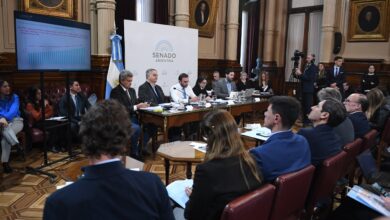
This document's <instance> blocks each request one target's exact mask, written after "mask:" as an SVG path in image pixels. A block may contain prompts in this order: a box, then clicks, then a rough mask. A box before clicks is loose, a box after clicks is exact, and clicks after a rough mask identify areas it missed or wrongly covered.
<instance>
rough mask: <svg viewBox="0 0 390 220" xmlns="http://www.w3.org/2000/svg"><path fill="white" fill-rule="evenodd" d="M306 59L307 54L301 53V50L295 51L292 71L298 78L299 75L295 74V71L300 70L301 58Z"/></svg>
mask: <svg viewBox="0 0 390 220" xmlns="http://www.w3.org/2000/svg"><path fill="white" fill-rule="evenodd" d="M304 57H305V54H304V53H303V52H302V51H299V50H295V51H294V56H293V57H291V61H294V67H293V69H292V75H293V76H294V77H295V78H297V75H296V74H295V69H296V68H298V66H299V60H300V59H301V58H304Z"/></svg>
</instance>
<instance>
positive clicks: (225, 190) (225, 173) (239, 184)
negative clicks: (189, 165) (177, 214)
mask: <svg viewBox="0 0 390 220" xmlns="http://www.w3.org/2000/svg"><path fill="white" fill-rule="evenodd" d="M241 162H242V166H243V171H244V174H245V177H246V178H247V181H248V186H247V185H246V183H245V180H244V178H243V174H242V172H241V167H240V159H239V157H238V156H236V157H230V158H225V159H214V160H211V161H207V162H205V163H203V164H199V165H198V166H197V167H196V171H195V177H194V185H193V189H192V194H191V196H190V199H189V201H188V202H187V204H186V208H185V211H184V216H185V217H186V218H187V219H190V220H191V219H201V220H204V219H220V218H221V214H222V211H223V209H224V208H225V206H226V204H228V203H229V202H230V201H232V200H233V199H235V198H237V197H239V196H241V195H243V194H245V193H247V192H249V191H252V190H254V189H256V188H259V187H260V185H261V183H260V182H258V181H257V180H256V179H255V177H254V176H253V175H252V173H251V171H250V168H249V166H247V164H246V163H244V162H243V161H241ZM227 183H229V184H227Z"/></svg>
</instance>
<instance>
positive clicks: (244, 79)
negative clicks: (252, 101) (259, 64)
mask: <svg viewBox="0 0 390 220" xmlns="http://www.w3.org/2000/svg"><path fill="white" fill-rule="evenodd" d="M236 85H237V91H244V90H246V89H250V88H252V83H251V81H250V80H249V79H248V74H247V73H246V72H241V73H240V79H239V80H238V82H237V84H236Z"/></svg>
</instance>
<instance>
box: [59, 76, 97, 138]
mask: <svg viewBox="0 0 390 220" xmlns="http://www.w3.org/2000/svg"><path fill="white" fill-rule="evenodd" d="M69 93H70V97H69V100H70V106H69V108H70V113H69V116H70V130H71V132H72V137H73V138H75V137H78V132H79V122H80V120H81V116H82V115H84V114H85V112H86V111H87V110H88V109H89V108H90V107H91V104H90V103H89V101H88V99H87V98H86V97H85V96H84V95H83V94H82V93H81V87H80V84H79V82H78V81H76V80H71V81H70V83H69ZM58 110H59V114H60V115H61V116H65V117H68V97H67V95H66V94H65V95H63V96H62V97H61V99H60V102H59V104H58Z"/></svg>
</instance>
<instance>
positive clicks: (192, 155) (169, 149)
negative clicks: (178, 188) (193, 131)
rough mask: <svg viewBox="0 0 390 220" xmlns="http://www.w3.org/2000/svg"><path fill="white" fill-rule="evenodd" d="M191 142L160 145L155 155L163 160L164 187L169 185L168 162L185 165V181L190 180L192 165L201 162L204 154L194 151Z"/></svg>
mask: <svg viewBox="0 0 390 220" xmlns="http://www.w3.org/2000/svg"><path fill="white" fill-rule="evenodd" d="M191 142H192V141H175V142H171V143H165V144H161V146H160V147H159V148H158V150H157V154H158V155H159V156H161V157H162V158H164V162H165V163H164V165H165V185H168V183H169V167H170V161H173V162H185V163H187V167H186V175H187V179H191V178H192V171H191V166H192V163H200V162H202V161H203V159H204V155H205V154H204V153H203V152H201V151H198V150H195V149H194V147H193V146H190V143H191Z"/></svg>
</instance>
